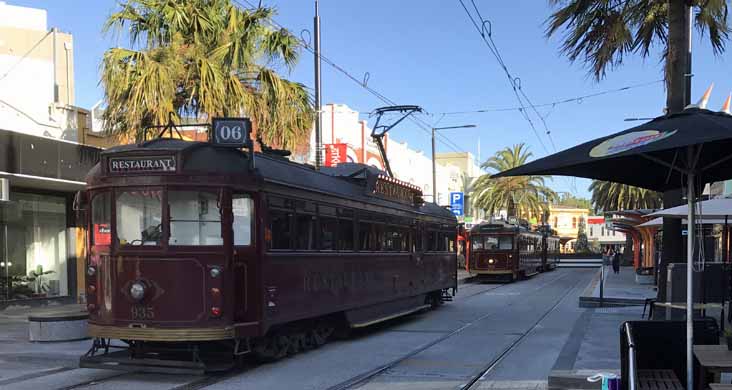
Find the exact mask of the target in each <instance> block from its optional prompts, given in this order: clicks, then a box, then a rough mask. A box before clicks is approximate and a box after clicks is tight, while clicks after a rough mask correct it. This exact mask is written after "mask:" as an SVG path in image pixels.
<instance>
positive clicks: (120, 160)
mask: <svg viewBox="0 0 732 390" xmlns="http://www.w3.org/2000/svg"><path fill="white" fill-rule="evenodd" d="M175 166H176V165H175V157H174V156H140V157H132V156H130V157H112V158H110V159H109V172H110V173H118V174H125V173H160V172H166V173H167V172H175Z"/></svg>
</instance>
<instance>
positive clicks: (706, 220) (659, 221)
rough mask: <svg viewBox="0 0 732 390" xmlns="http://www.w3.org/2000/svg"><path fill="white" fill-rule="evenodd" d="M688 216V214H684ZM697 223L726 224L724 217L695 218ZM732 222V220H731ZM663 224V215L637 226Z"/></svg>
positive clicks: (684, 221) (658, 225)
mask: <svg viewBox="0 0 732 390" xmlns="http://www.w3.org/2000/svg"><path fill="white" fill-rule="evenodd" d="M684 217H686V216H684ZM694 220H695V221H696V222H697V223H705V224H720V225H723V224H724V219H719V218H695V219H694ZM730 222H732V221H730ZM681 223H682V224H685V223H686V218H684V219H683V221H681ZM660 226H663V217H658V218H653V219H652V220H650V221H646V222H645V223H642V224H640V225H637V226H636V227H660Z"/></svg>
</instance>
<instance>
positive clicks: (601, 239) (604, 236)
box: [587, 216, 625, 246]
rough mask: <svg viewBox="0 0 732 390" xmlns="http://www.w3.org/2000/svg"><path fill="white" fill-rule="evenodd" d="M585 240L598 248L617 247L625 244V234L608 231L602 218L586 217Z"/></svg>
mask: <svg viewBox="0 0 732 390" xmlns="http://www.w3.org/2000/svg"><path fill="white" fill-rule="evenodd" d="M587 240H588V241H589V242H590V243H596V244H597V245H600V246H604V245H619V244H625V234H624V233H621V232H616V231H615V230H612V229H608V228H607V227H606V226H605V217H603V216H588V217H587Z"/></svg>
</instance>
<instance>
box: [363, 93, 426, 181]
mask: <svg viewBox="0 0 732 390" xmlns="http://www.w3.org/2000/svg"><path fill="white" fill-rule="evenodd" d="M387 112H399V113H400V114H402V117H401V118H399V120H397V121H396V122H394V123H392V124H390V125H379V123H380V122H381V117H382V116H384V114H385V113H387ZM415 112H422V107H420V106H386V107H380V108H377V109H375V110H374V111H373V112H372V113H371V115H377V117H376V124H375V125H374V128H373V129H372V130H371V138H372V139H373V140H374V142H376V146H378V147H379V154H381V159H382V160H383V161H384V167H385V168H386V172H387V173H388V174H389V176H391V177H394V173H393V172H392V171H391V165H389V159H388V158H387V157H386V149H384V142H383V141H382V139H383V138H384V136H385V135H386V133H387V132H388V131H389V130H391V129H393V128H394V127H395V126H396V125H398V124H399V123H400V122H401V121H403V120H405V119H407V117H408V116H410V115H412V114H413V113H415Z"/></svg>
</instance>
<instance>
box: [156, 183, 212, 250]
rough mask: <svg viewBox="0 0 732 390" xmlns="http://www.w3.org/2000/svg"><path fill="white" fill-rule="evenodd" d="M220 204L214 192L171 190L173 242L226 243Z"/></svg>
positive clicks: (170, 241) (171, 234) (210, 244)
mask: <svg viewBox="0 0 732 390" xmlns="http://www.w3.org/2000/svg"><path fill="white" fill-rule="evenodd" d="M218 203H219V197H218V195H217V194H215V193H212V192H202V191H169V192H168V205H169V207H170V209H169V210H170V240H169V243H170V245H190V246H213V245H223V244H224V238H223V237H222V235H221V209H220V208H219V206H218Z"/></svg>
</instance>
